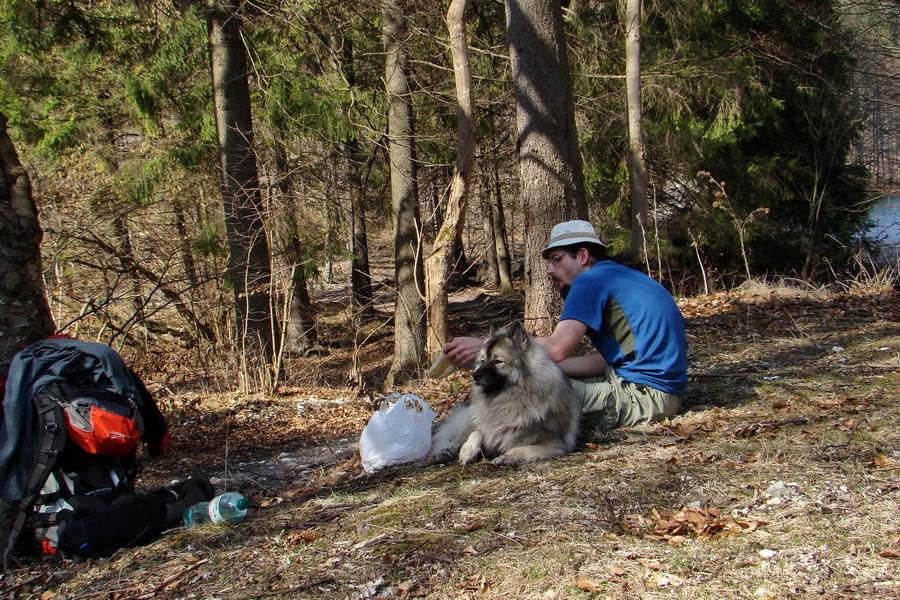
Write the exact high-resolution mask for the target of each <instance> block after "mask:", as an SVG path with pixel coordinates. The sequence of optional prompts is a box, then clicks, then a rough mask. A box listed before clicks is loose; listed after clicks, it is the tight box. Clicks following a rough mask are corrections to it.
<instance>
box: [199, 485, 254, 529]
mask: <svg viewBox="0 0 900 600" xmlns="http://www.w3.org/2000/svg"><path fill="white" fill-rule="evenodd" d="M248 508H250V501H249V500H247V499H246V498H244V497H243V496H241V495H240V494H238V493H237V492H226V493H224V494H222V495H220V496H216V497H215V498H213V499H212V500H210V501H209V509H208V512H209V520H210V521H212V522H213V523H216V524H219V525H230V524H234V523H240V522H241V521H243V520H244V517H246V516H247V509H248Z"/></svg>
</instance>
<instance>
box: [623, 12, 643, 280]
mask: <svg viewBox="0 0 900 600" xmlns="http://www.w3.org/2000/svg"><path fill="white" fill-rule="evenodd" d="M625 4H626V6H625V87H626V96H627V102H628V181H629V184H630V188H631V244H630V246H629V253H630V254H631V258H632V260H634V261H635V262H643V260H645V258H646V257H645V252H644V247H645V242H646V235H647V170H646V167H645V164H644V117H643V109H642V108H641V0H627V1H626V3H625Z"/></svg>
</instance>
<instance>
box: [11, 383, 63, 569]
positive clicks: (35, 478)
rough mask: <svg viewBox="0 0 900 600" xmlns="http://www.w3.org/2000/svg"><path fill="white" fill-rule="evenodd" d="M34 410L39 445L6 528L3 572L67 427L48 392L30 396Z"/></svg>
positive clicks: (53, 462) (57, 454) (61, 446)
mask: <svg viewBox="0 0 900 600" xmlns="http://www.w3.org/2000/svg"><path fill="white" fill-rule="evenodd" d="M32 400H33V402H34V407H35V411H36V412H37V426H38V436H39V438H40V442H39V448H38V451H37V454H36V455H35V459H34V463H33V465H32V467H31V474H30V475H29V476H28V482H27V483H26V484H25V492H24V493H23V494H22V499H21V500H19V502H18V512H17V514H16V519H15V521H14V522H13V524H12V526H11V527H10V529H9V537H8V538H7V540H6V548H4V549H3V556H2V566H3V571H4V572H6V571H7V570H8V567H9V556H10V554H11V553H12V550H13V547H14V546H15V545H16V541H17V540H18V538H19V534H20V533H21V532H22V529H23V528H24V527H25V522H26V520H27V519H28V513H29V512H30V511H31V508H32V506H34V503H35V501H36V500H37V498H38V496H39V495H40V493H41V488H43V487H44V483H45V482H46V481H47V477H49V476H50V472H51V471H52V470H53V466H54V465H55V464H56V459H57V457H58V456H59V453H60V451H61V450H62V449H63V447H64V446H65V445H66V430H65V428H64V427H63V426H62V425H61V424H62V423H63V418H64V417H63V413H62V407H60V405H59V403H57V402H56V400H54V399H53V398H52V397H51V396H50V394H44V393H38V394H35V395H34V396H33V397H32Z"/></svg>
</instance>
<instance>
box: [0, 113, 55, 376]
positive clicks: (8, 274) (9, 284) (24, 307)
mask: <svg viewBox="0 0 900 600" xmlns="http://www.w3.org/2000/svg"><path fill="white" fill-rule="evenodd" d="M6 124H7V120H6V116H5V115H3V114H0V172H2V179H0V306H2V307H3V309H2V311H0V376H5V375H6V373H7V371H8V370H9V364H10V362H11V361H12V357H13V356H14V355H15V354H16V353H17V352H18V351H19V350H21V349H22V348H24V347H26V346H28V345H30V344H31V343H32V342H36V341H38V340H41V339H44V338H45V337H47V336H49V335H51V334H53V332H54V331H55V328H56V327H55V325H54V323H53V316H52V314H51V313H50V306H49V304H48V303H47V297H46V295H45V293H44V292H45V291H44V278H43V270H42V268H41V240H42V238H43V232H42V231H41V226H40V223H39V222H38V211H37V207H36V206H35V204H34V199H33V198H32V195H31V180H30V179H29V177H28V173H27V172H26V171H25V169H24V168H23V167H22V163H21V162H19V156H18V154H17V153H16V149H15V147H14V146H13V143H12V140H11V139H10V138H9V134H8V133H7V130H6Z"/></svg>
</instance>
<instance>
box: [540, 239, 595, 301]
mask: <svg viewBox="0 0 900 600" xmlns="http://www.w3.org/2000/svg"><path fill="white" fill-rule="evenodd" d="M582 252H584V253H587V251H586V250H583V249H582V250H579V251H578V254H581V253H582ZM582 271H584V266H583V265H582V264H581V261H580V260H579V256H578V255H574V256H573V255H572V254H571V253H569V252H566V251H565V250H551V251H550V253H549V254H548V255H547V275H548V276H549V277H550V279H551V280H552V281H553V285H555V286H556V288H557V289H558V290H559V293H560V294H561V295H562V297H563V298H565V297H566V294H568V292H569V287H571V285H572V281H574V280H575V277H577V276H578V275H580V274H581V272H582Z"/></svg>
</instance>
